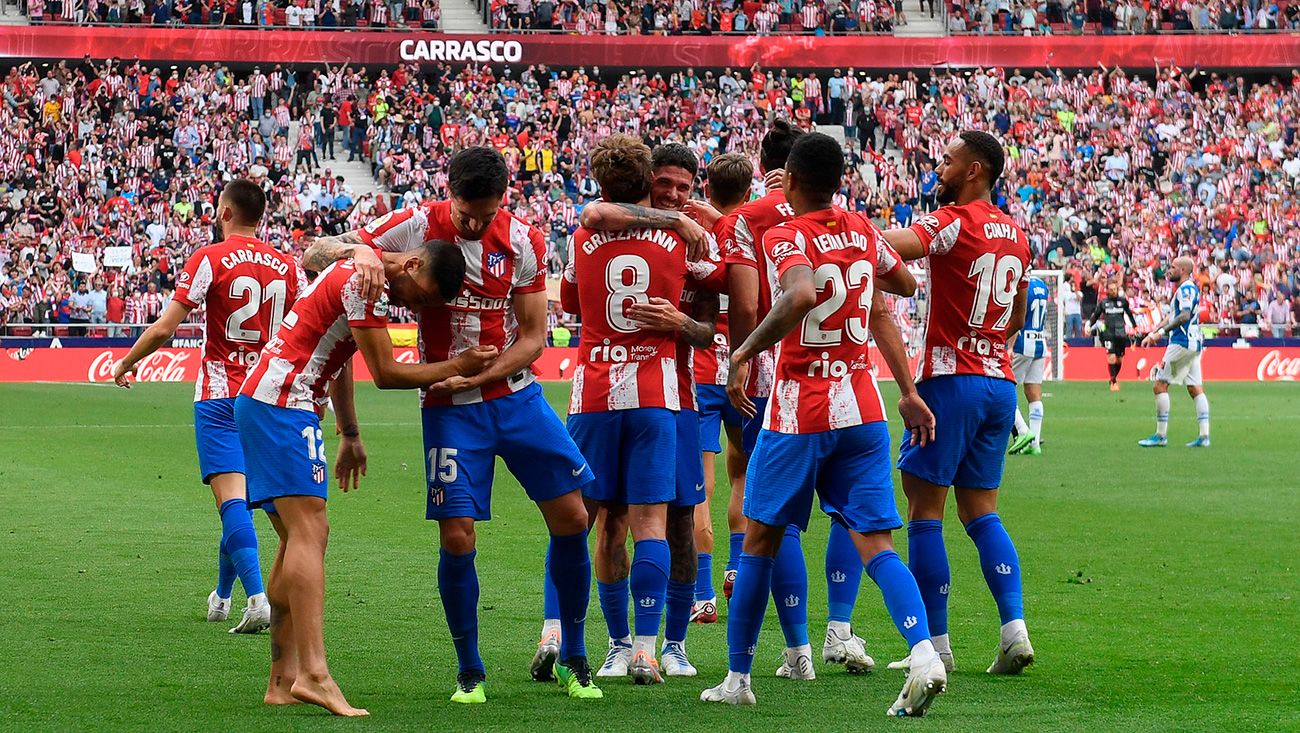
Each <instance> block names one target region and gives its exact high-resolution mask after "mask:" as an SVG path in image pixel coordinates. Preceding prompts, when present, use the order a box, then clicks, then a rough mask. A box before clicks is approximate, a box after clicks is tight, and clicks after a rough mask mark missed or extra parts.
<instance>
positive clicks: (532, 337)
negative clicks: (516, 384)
mask: <svg viewBox="0 0 1300 733" xmlns="http://www.w3.org/2000/svg"><path fill="white" fill-rule="evenodd" d="M511 302H512V303H513V304H514V309H515V320H516V321H517V322H518V323H519V327H518V329H516V331H515V341H514V343H512V344H510V346H509V347H508V348H506V350H505V351H504V352H502V353H501V356H500V357H499V358H498V359H496V360H495V361H493V362H492V363H491V364H490V365H489V366H488V367H487V368H485V369H481V370H478V371H475V372H474V374H473V375H466V374H462V375H453V376H451V377H449V378H447V379H445V380H438V383H436V384H434V385H432V386H431V387H430V391H433V392H440V393H442V394H455V393H457V392H466V391H468V390H471V389H478V388H479V387H482V386H483V385H485V384H490V383H492V382H495V381H497V380H501V379H505V378H506V377H509V376H511V375H513V374H515V373H516V372H518V371H520V370H521V369H527V368H528V367H529V366H531V365H532V363H533V362H535V361H537V360H538V358H540V357H541V355H542V349H544V348H546V310H547V301H546V291H544V290H539V291H536V292H532V293H515V294H514V296H513V298H512V299H511Z"/></svg>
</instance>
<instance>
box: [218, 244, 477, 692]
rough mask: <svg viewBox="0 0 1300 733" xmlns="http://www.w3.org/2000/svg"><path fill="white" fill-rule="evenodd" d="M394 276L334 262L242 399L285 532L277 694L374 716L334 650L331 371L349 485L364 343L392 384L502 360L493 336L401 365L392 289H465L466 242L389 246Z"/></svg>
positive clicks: (251, 482)
mask: <svg viewBox="0 0 1300 733" xmlns="http://www.w3.org/2000/svg"><path fill="white" fill-rule="evenodd" d="M383 268H384V275H385V278H386V279H387V282H388V285H387V286H386V287H385V289H384V294H381V296H380V298H379V299H378V300H376V301H369V300H367V298H366V296H365V294H364V291H363V288H362V283H361V276H360V274H359V273H358V272H357V271H356V269H355V268H354V267H353V265H352V262H350V261H345V262H339V263H336V264H334V265H331V266H330V267H328V268H326V269H325V271H324V272H322V273H321V274H320V276H319V277H317V278H316V280H315V282H313V283H312V284H311V286H310V287H308V288H307V289H306V291H304V293H303V295H302V297H301V298H300V299H299V300H298V302H297V303H296V304H295V305H294V307H293V310H292V311H290V312H289V314H288V315H286V316H285V318H284V322H283V324H282V325H281V326H280V329H279V331H278V332H276V335H275V337H274V338H272V339H271V340H270V342H269V343H267V345H266V348H265V349H263V350H262V354H261V358H260V359H259V360H258V363H257V367H256V368H255V369H254V370H253V372H252V373H251V374H249V375H248V379H246V380H245V381H244V385H243V387H242V388H241V389H240V392H239V397H238V399H237V400H236V402H235V421H236V423H237V425H238V426H239V441H240V443H241V444H242V445H243V448H244V455H245V457H246V459H247V462H248V498H249V504H250V505H251V506H253V507H254V508H256V507H262V508H263V509H264V510H266V512H267V514H268V516H270V518H271V524H272V525H274V526H275V531H276V533H277V534H278V535H279V537H280V545H279V547H278V548H277V551H276V557H275V564H274V565H273V566H272V568H271V579H270V583H269V585H268V588H267V593H268V595H269V597H270V601H271V674H270V680H269V682H268V684H267V688H266V696H265V698H264V700H265V702H266V703H267V704H269V705H287V704H292V703H295V702H309V703H312V704H314V705H319V706H321V707H323V708H325V709H327V710H329V711H330V712H331V713H334V714H335V715H345V716H357V715H367V712H366V711H365V710H363V709H361V708H355V707H353V706H351V705H349V704H348V701H347V700H346V699H345V698H344V696H343V692H342V691H341V690H340V689H339V686H338V684H336V683H335V682H334V679H333V678H332V677H331V676H330V672H329V666H328V665H327V664H326V661H325V640H324V634H323V621H324V619H323V613H324V600H325V598H324V596H325V566H324V562H325V546H326V540H327V538H328V536H329V521H328V519H327V517H326V513H325V499H326V495H327V491H326V475H327V466H326V460H325V441H324V439H323V438H322V435H321V428H320V420H319V419H318V418H317V410H318V409H322V408H323V407H324V405H325V402H326V388H327V387H328V386H329V384H330V382H331V380H336V378H337V383H336V384H335V385H334V388H333V389H332V396H333V398H334V408H335V414H336V418H337V421H338V425H339V430H340V432H341V434H342V438H341V439H340V441H339V452H338V460H337V462H336V465H335V476H337V477H338V479H339V484H340V487H341V488H342V489H343V490H344V491H348V490H349V488H356V486H357V480H358V477H359V475H364V474H365V470H366V454H365V449H364V447H363V446H362V444H361V436H360V432H359V430H358V427H357V421H356V410H355V407H354V404H353V397H352V375H351V371H350V368H349V367H348V361H349V360H350V359H351V358H352V355H353V354H355V353H356V352H357V351H358V350H359V351H360V352H361V355H362V357H363V358H364V359H365V361H366V366H367V367H369V369H370V373H371V374H372V375H373V376H374V380H375V385H376V386H378V387H379V388H380V389H412V388H416V387H427V386H429V385H431V384H434V383H436V382H440V381H442V380H444V379H449V378H451V377H454V376H471V375H473V374H477V373H478V372H479V371H481V370H482V369H483V368H484V367H486V366H488V365H489V364H491V363H492V360H493V359H495V358H496V356H497V350H496V348H495V347H491V346H480V347H475V348H473V349H470V350H468V351H466V352H464V353H462V354H460V355H459V356H457V357H456V358H454V359H451V360H448V361H445V362H441V363H438V364H399V363H398V362H396V361H394V359H393V343H392V341H391V340H390V339H389V336H388V308H389V297H390V296H391V298H392V302H394V303H398V304H400V305H404V306H406V307H410V308H416V307H421V306H427V305H434V304H437V303H441V302H442V301H444V300H446V299H448V298H454V297H455V296H456V294H457V293H458V292H459V291H460V288H461V283H462V282H463V281H464V277H465V258H464V256H463V255H462V254H461V253H460V251H459V250H458V249H456V247H455V246H454V245H450V244H447V243H445V242H430V243H429V244H427V245H426V246H424V247H423V248H421V249H420V250H419V251H416V252H409V253H398V254H394V253H385V254H384V257H383Z"/></svg>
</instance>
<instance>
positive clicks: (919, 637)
mask: <svg viewBox="0 0 1300 733" xmlns="http://www.w3.org/2000/svg"><path fill="white" fill-rule="evenodd" d="M867 575H870V576H871V579H872V580H873V581H875V583H876V585H878V586H880V592H881V594H882V595H884V596H885V609H886V610H887V611H889V617H890V618H892V619H894V625H895V626H897V627H898V632H899V633H900V634H902V635H903V638H904V639H907V647H908V648H909V649H910V648H912V647H914V646H916V645H917V644H920V643H921V642H923V641H925V640H927V639H929V638H930V627H929V624H928V623H927V622H926V619H925V603H923V602H922V601H921V591H920V590H918V589H917V587H916V579H915V578H913V577H912V573H911V572H909V571H908V569H907V566H906V565H904V564H903V561H902V560H900V559H899V558H898V553H897V552H894V551H893V550H885V551H884V552H881V553H879V554H877V555H876V556H875V557H873V558H871V560H870V561H869V562H868V563H867Z"/></svg>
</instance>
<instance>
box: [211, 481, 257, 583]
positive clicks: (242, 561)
mask: <svg viewBox="0 0 1300 733" xmlns="http://www.w3.org/2000/svg"><path fill="white" fill-rule="evenodd" d="M221 546H222V548H224V549H225V551H226V555H228V556H229V557H230V563H231V564H232V565H234V566H235V572H237V573H238V574H239V582H240V583H243V585H244V593H246V594H248V595H250V596H255V595H257V594H259V593H264V592H266V590H265V588H263V587H262V566H261V564H259V562H258V559H257V530H255V529H253V514H252V512H250V511H249V510H248V502H247V501H245V500H243V499H229V500H227V501H225V502H224V503H222V505H221Z"/></svg>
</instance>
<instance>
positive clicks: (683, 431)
mask: <svg viewBox="0 0 1300 733" xmlns="http://www.w3.org/2000/svg"><path fill="white" fill-rule="evenodd" d="M701 454H702V451H701V450H700V413H698V412H696V411H695V410H682V411H681V412H679V413H677V497H676V498H675V499H673V501H672V505H673V506H695V505H696V504H699V503H700V502H702V501H704V499H705V498H706V497H707V496H708V494H706V493H705V492H704V458H703V456H702V455H701Z"/></svg>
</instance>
